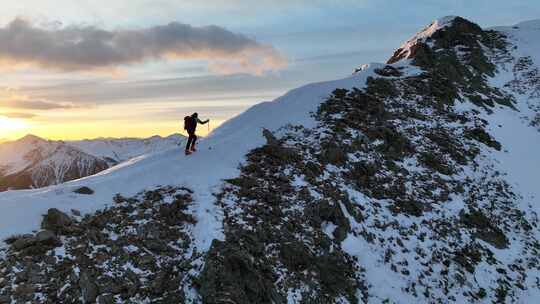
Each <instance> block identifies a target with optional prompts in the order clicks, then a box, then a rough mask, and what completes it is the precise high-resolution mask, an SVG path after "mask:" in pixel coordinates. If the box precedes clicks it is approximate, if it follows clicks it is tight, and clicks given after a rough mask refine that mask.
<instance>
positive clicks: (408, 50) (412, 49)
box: [388, 16, 479, 64]
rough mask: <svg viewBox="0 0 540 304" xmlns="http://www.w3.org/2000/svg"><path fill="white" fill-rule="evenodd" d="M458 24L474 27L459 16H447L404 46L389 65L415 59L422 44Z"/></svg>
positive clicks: (435, 21)
mask: <svg viewBox="0 0 540 304" xmlns="http://www.w3.org/2000/svg"><path fill="white" fill-rule="evenodd" d="M456 24H458V25H462V24H466V25H473V23H471V22H469V21H468V20H466V19H463V18H461V17H458V16H446V17H442V18H439V19H436V20H434V21H433V22H432V23H431V24H430V25H429V26H427V27H425V28H424V29H423V30H422V31H420V32H418V33H417V34H416V35H414V36H413V37H412V38H410V39H409V40H407V41H406V42H405V43H404V44H402V45H401V46H400V47H399V48H398V49H397V50H396V51H395V52H394V55H393V56H392V57H391V58H390V59H389V60H388V63H389V64H392V63H396V62H398V61H400V60H403V59H411V58H413V57H414V55H415V53H416V51H417V48H418V46H419V45H420V44H423V43H427V42H428V41H429V40H430V39H431V38H432V37H433V36H434V35H435V34H436V33H438V32H440V31H442V30H444V29H446V28H448V27H451V26H454V25H456ZM478 29H479V28H478Z"/></svg>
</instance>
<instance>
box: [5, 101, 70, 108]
mask: <svg viewBox="0 0 540 304" xmlns="http://www.w3.org/2000/svg"><path fill="white" fill-rule="evenodd" d="M0 107H8V108H14V109H27V110H57V109H72V108H74V107H75V106H74V105H73V104H70V103H57V102H50V101H44V100H28V99H10V100H7V101H0Z"/></svg>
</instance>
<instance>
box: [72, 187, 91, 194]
mask: <svg viewBox="0 0 540 304" xmlns="http://www.w3.org/2000/svg"><path fill="white" fill-rule="evenodd" d="M73 192H75V193H78V194H85V195H92V194H94V190H92V189H90V188H88V187H86V186H84V187H80V188H78V189H75V190H73Z"/></svg>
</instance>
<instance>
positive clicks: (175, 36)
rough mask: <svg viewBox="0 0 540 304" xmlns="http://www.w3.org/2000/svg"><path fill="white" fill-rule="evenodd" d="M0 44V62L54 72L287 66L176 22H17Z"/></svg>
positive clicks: (210, 29) (0, 34) (261, 49)
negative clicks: (144, 66) (184, 63)
mask: <svg viewBox="0 0 540 304" xmlns="http://www.w3.org/2000/svg"><path fill="white" fill-rule="evenodd" d="M0 42H1V43H0V63H3V64H8V65H10V66H13V65H31V66H38V67H40V68H46V69H52V70H59V71H93V70H103V69H115V68H117V67H120V66H125V65H133V64H138V63H143V62H146V61H151V60H186V59H201V60H207V61H208V62H209V66H210V68H213V69H214V70H215V71H217V72H220V73H224V74H231V73H251V74H262V73H264V72H269V71H275V70H279V69H282V68H284V67H285V66H286V64H287V61H286V59H285V57H284V56H282V55H281V54H280V53H279V52H278V51H277V50H276V49H275V48H273V47H272V46H270V45H266V44H261V43H259V42H257V41H255V40H253V39H250V38H248V37H246V36H244V35H242V34H237V33H233V32H231V31H228V30H226V29H224V28H221V27H218V26H204V27H194V26H191V25H188V24H181V23H177V22H172V23H169V24H167V25H160V26H154V27H148V28H142V29H132V30H128V29H121V30H113V31H108V30H104V29H100V28H97V27H94V26H69V27H57V28H41V27H38V26H35V25H34V24H32V23H31V22H30V21H28V20H24V19H20V18H17V19H15V20H13V21H11V22H10V23H9V24H7V25H6V26H5V27H3V28H0Z"/></svg>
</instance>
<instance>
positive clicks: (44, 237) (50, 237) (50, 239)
mask: <svg viewBox="0 0 540 304" xmlns="http://www.w3.org/2000/svg"><path fill="white" fill-rule="evenodd" d="M35 239H36V241H37V242H38V243H40V244H42V245H47V246H53V247H58V246H60V245H62V242H61V241H60V239H59V238H58V237H57V236H56V234H54V232H52V231H49V230H43V231H40V232H38V233H37V234H36V237H35Z"/></svg>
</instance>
